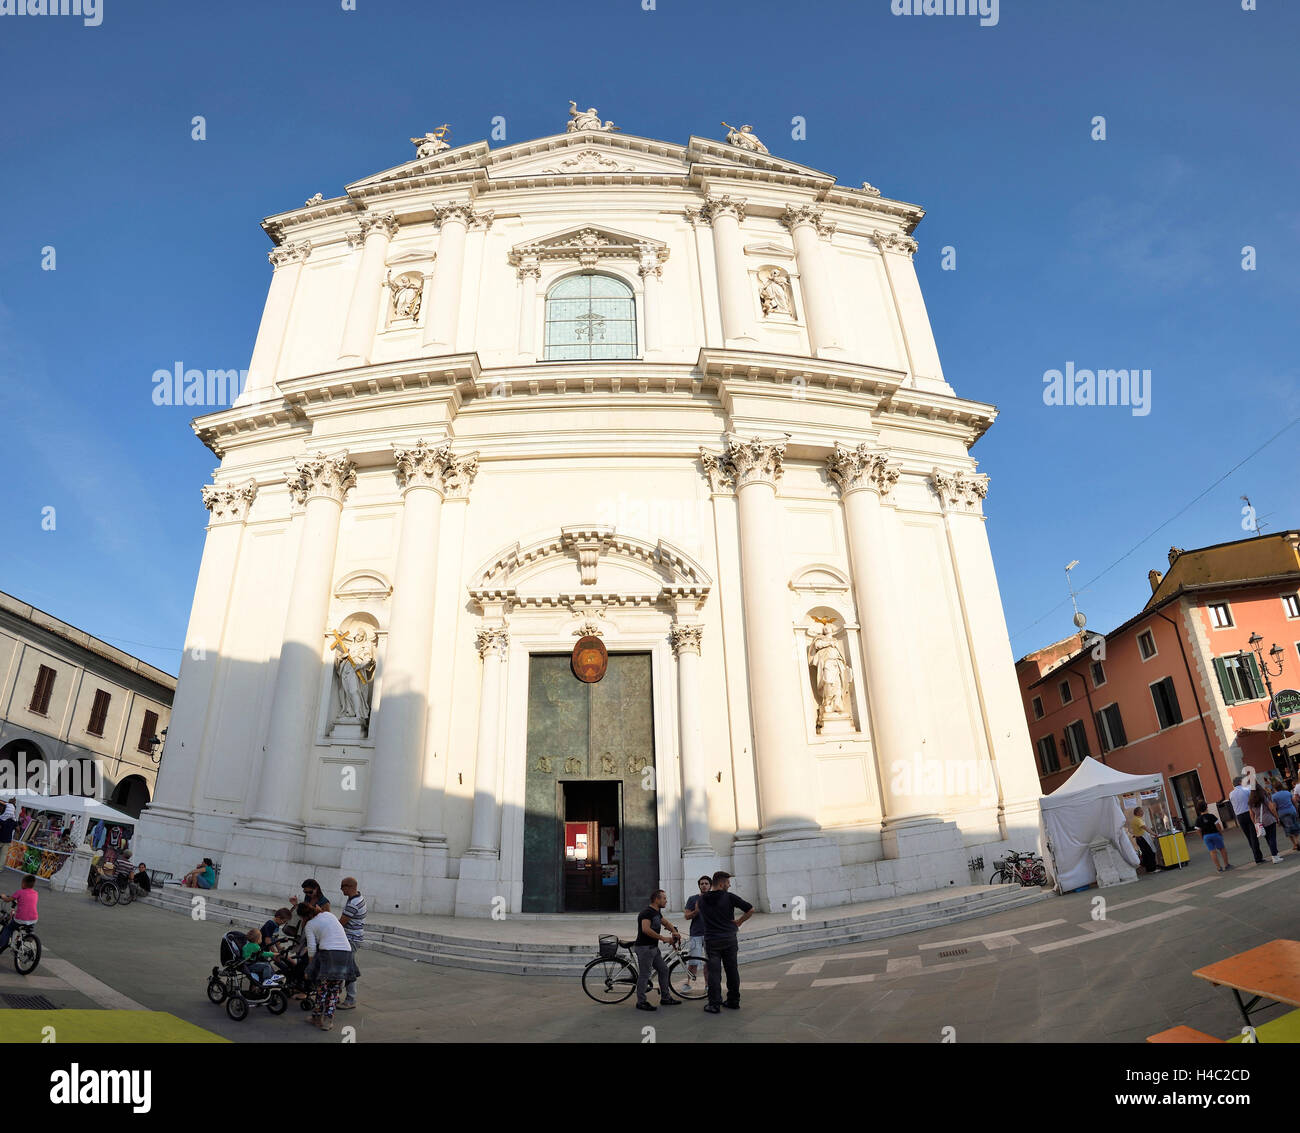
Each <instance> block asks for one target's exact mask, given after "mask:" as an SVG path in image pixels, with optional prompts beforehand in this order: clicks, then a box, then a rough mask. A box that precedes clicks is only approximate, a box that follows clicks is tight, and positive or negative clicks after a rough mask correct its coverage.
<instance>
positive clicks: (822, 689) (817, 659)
mask: <svg viewBox="0 0 1300 1133" xmlns="http://www.w3.org/2000/svg"><path fill="white" fill-rule="evenodd" d="M813 620H814V621H818V622H821V626H822V628H821V632H820V633H818V634H816V635H815V636H814V637H813V639H812V641H811V642H810V643H809V645H808V663H809V664H810V665H811V666H812V667H813V669H814V670H815V671H816V673H817V726H818V727H819V728H820V727H821V725H822V724H823V723H824V722H825V721H826V719H827V718H828V717H834V716H844V715H846V713H845V711H844V694H845V693H847V692H848V690H849V685H850V684H851V683H852V682H853V671H852V670H851V669H850V668H849V666H848V662H846V661H845V659H844V651H843V650H842V649H841V648H840V643H839V642H838V641H836V640H835V631H834V629H832V627H831V623H830V621H829V620H823V619H822V618H814V619H813Z"/></svg>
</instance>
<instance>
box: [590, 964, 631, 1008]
mask: <svg viewBox="0 0 1300 1133" xmlns="http://www.w3.org/2000/svg"><path fill="white" fill-rule="evenodd" d="M582 990H583V991H585V992H586V993H587V994H588V995H589V996H590V997H591V998H592V999H594V1000H595V1001H596V1002H597V1003H622V1002H623V1000H625V999H626V998H627V997H628V996H629V995H631V994H632V993H633V992H634V991H636V969H635V968H634V967H632V965H631V964H629V963H628V962H627V961H626V960H624V959H623V958H622V957H619V956H616V957H615V958H614V959H612V960H605V959H603V958H601V957H597V958H596V959H595V960H593V961H592V962H591V963H590V964H588V965H587V966H586V967H585V968H583V969H582Z"/></svg>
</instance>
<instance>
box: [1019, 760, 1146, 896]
mask: <svg viewBox="0 0 1300 1133" xmlns="http://www.w3.org/2000/svg"><path fill="white" fill-rule="evenodd" d="M1153 789H1155V790H1159V791H1160V792H1161V793H1162V794H1163V792H1164V780H1163V778H1162V777H1161V776H1160V775H1159V774H1158V773H1156V774H1151V775H1127V774H1125V773H1124V772H1123V771H1116V770H1115V769H1114V768H1113V767H1107V766H1106V765H1105V764H1104V763H1099V762H1098V761H1097V760H1095V759H1093V758H1092V757H1091V756H1088V757H1086V758H1085V759H1084V760H1083V762H1082V763H1080V764H1079V766H1078V768H1077V769H1076V770H1075V772H1074V774H1073V775H1071V776H1070V778H1069V779H1067V780H1066V781H1065V782H1064V783H1062V784H1061V786H1059V787H1057V788H1056V790H1055V791H1053V792H1052V793H1051V794H1050V795H1046V796H1044V797H1043V798H1041V799H1039V800H1038V808H1039V843H1040V845H1039V850H1040V852H1041V853H1042V855H1043V860H1044V862H1046V863H1047V868H1048V870H1049V871H1050V872H1051V874H1052V876H1053V877H1055V878H1056V887H1057V889H1058V890H1059V891H1060V892H1062V893H1068V892H1069V891H1070V890H1072V889H1078V888H1080V887H1081V886H1084V885H1091V884H1092V883H1093V882H1094V881H1096V880H1097V871H1096V870H1095V869H1094V868H1093V864H1092V855H1091V854H1090V853H1089V852H1088V845H1089V843H1091V842H1095V841H1097V840H1098V839H1101V838H1105V839H1107V840H1109V841H1110V842H1111V844H1112V845H1114V847H1115V848H1116V849H1117V850H1118V851H1119V854H1120V857H1122V858H1123V859H1124V860H1125V861H1126V862H1127V863H1128V864H1129V865H1131V866H1136V865H1137V864H1138V854H1137V850H1135V849H1134V848H1133V843H1132V841H1131V840H1130V839H1129V837H1128V835H1127V834H1126V833H1125V831H1124V821H1125V818H1124V811H1123V808H1122V807H1121V806H1120V804H1119V800H1120V798H1121V797H1122V796H1123V795H1135V794H1138V793H1139V792H1142V791H1150V790H1153Z"/></svg>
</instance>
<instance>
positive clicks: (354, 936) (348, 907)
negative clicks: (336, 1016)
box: [339, 877, 366, 1011]
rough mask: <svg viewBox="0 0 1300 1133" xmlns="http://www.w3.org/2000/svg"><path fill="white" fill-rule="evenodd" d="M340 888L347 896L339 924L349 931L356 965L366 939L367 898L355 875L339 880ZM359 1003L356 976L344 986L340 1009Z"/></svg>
mask: <svg viewBox="0 0 1300 1133" xmlns="http://www.w3.org/2000/svg"><path fill="white" fill-rule="evenodd" d="M339 888H340V889H342V890H343V896H344V898H345V900H344V904H343V914H342V915H341V916H340V917H339V924H341V925H342V926H343V931H344V932H345V933H347V937H348V943H349V944H350V945H352V963H353V966H354V967H355V966H356V955H357V952H358V951H359V950H360V948H361V945H362V943H363V942H364V941H365V939H366V899H365V898H364V897H363V896H361V890H360V889H359V888H358V887H357V879H356V878H355V877H345V878H344V879H343V880H342V881H340V882H339ZM360 974H361V969H360V968H358V969H357V975H360ZM356 1005H357V980H356V976H354V977H353V978H352V979H350V980H348V981H347V983H346V984H345V985H344V988H343V1002H342V1003H340V1004H339V1010H340V1011H351V1010H352V1009H353V1008H354V1007H356Z"/></svg>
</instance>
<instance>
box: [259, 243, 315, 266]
mask: <svg viewBox="0 0 1300 1133" xmlns="http://www.w3.org/2000/svg"><path fill="white" fill-rule="evenodd" d="M310 255H311V241H310V240H302V241H300V242H299V243H297V244H281V245H280V246H279V247H278V248H272V249H271V250H270V251H269V252H267V253H266V258H267V259H268V260H269V261H270V262H271V266H272V267H277V268H279V267H284V265H285V264H292V263H295V262H301V261H303V260H305V259H306V258H307V257H308V256H310Z"/></svg>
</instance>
